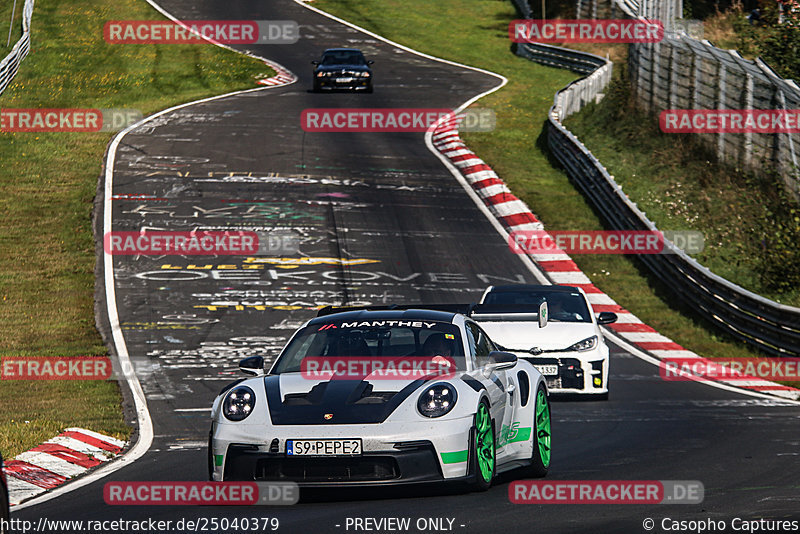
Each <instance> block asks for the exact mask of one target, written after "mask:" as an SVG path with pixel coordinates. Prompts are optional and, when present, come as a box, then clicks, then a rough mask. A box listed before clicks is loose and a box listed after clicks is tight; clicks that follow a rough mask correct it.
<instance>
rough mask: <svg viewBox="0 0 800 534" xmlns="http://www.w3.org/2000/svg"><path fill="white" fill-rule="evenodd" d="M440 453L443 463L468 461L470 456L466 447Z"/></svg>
mask: <svg viewBox="0 0 800 534" xmlns="http://www.w3.org/2000/svg"><path fill="white" fill-rule="evenodd" d="M440 454H441V456H442V463H444V464H457V463H459V462H466V461H467V457H468V455H467V450H466V449H464V450H463V451H455V452H443V453H440Z"/></svg>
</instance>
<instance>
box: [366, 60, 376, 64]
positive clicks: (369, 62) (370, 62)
mask: <svg viewBox="0 0 800 534" xmlns="http://www.w3.org/2000/svg"><path fill="white" fill-rule="evenodd" d="M373 63H375V62H374V61H372V60H371V59H370V60H369V61H367V65H372V64H373Z"/></svg>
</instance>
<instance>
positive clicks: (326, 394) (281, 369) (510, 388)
mask: <svg viewBox="0 0 800 534" xmlns="http://www.w3.org/2000/svg"><path fill="white" fill-rule="evenodd" d="M391 308H392V309H388V308H383V309H375V308H372V309H350V310H351V311H345V312H339V311H338V310H341V309H347V308H339V309H336V308H334V309H324V310H322V311H320V315H319V316H318V317H316V318H315V319H312V320H311V321H309V322H307V323H306V324H305V325H304V326H303V327H302V328H300V329H299V330H298V331H297V332H296V333H295V334H294V335H293V336H292V338H291V339H290V340H289V342H288V344H287V345H286V347H285V348H284V349H283V351H282V352H281V354H280V355H279V356H278V358H277V360H276V361H275V363H274V364H273V365H272V368H271V369H270V371H269V372H268V373H265V372H264V360H263V358H261V357H260V356H254V357H251V358H247V359H245V360H242V362H241V364H240V369H241V370H242V371H244V372H245V373H248V374H251V375H254V376H252V377H251V378H247V379H243V380H241V381H239V382H235V383H233V384H231V385H229V386H228V387H227V388H226V389H225V390H223V391H222V392H221V393H220V395H219V396H218V397H217V399H216V400H215V401H214V404H213V408H212V426H211V434H210V442H209V471H210V477H211V479H212V480H217V481H221V480H256V481H293V482H297V483H298V484H299V485H300V486H342V485H346V486H352V485H389V484H405V483H426V482H450V481H459V482H463V483H467V484H469V485H470V486H471V487H472V488H473V489H477V490H485V489H487V488H488V487H489V486H490V485H491V483H492V479H493V477H494V476H495V474H497V473H500V472H503V471H508V470H510V469H514V468H520V469H521V470H524V472H523V473H521V475H522V476H525V477H528V478H530V477H541V476H544V475H545V474H546V473H547V469H548V466H549V464H550V406H549V403H548V396H547V386H546V384H545V381H544V378H543V377H542V375H541V373H539V371H537V370H536V368H535V367H534V366H533V365H531V364H530V363H528V362H526V361H524V360H521V359H518V358H517V357H516V356H515V355H513V354H509V353H507V352H501V351H498V350H497V347H496V346H495V345H494V343H492V341H491V340H490V339H489V337H488V336H487V335H486V334H485V333H484V331H483V330H482V329H481V327H480V326H478V324H476V323H475V321H473V320H471V319H470V318H468V317H465V316H464V315H462V314H460V313H454V312H445V311H433V310H426V309H397V308H396V307H391Z"/></svg>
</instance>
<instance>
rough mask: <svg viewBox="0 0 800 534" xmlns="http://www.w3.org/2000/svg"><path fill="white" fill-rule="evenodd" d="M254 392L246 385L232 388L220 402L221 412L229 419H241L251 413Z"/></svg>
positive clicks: (254, 396) (254, 397)
mask: <svg viewBox="0 0 800 534" xmlns="http://www.w3.org/2000/svg"><path fill="white" fill-rule="evenodd" d="M255 406H256V394H255V393H253V390H252V389H250V388H249V387H247V386H239V387H235V388H233V389H232V390H231V391H230V392H228V395H227V396H226V397H225V400H224V401H223V403H222V413H223V414H224V415H225V417H226V418H227V419H230V420H231V421H241V420H243V419H245V418H246V417H247V416H248V415H250V414H251V413H253V408H255Z"/></svg>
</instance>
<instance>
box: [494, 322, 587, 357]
mask: <svg viewBox="0 0 800 534" xmlns="http://www.w3.org/2000/svg"><path fill="white" fill-rule="evenodd" d="M479 324H480V325H481V328H483V329H484V330H485V331H486V333H487V334H489V337H490V338H491V339H492V341H494V342H495V343H497V344H499V345H502V346H503V347H505V348H506V349H509V350H512V351H527V350H529V349H531V348H532V347H539V348H540V349H542V350H559V349H566V348H567V347H569V346H570V345H572V344H573V343H576V342H578V341H581V340H583V339H586V338H587V337H591V336H593V335H595V334H596V333H597V332H596V331H595V326H594V324H593V323H562V322H555V321H552V322H548V323H547V325H546V326H545V327H544V328H539V325H538V324H536V323H531V322H521V321H520V322H503V321H497V322H494V321H485V322H484V321H481V322H479Z"/></svg>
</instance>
